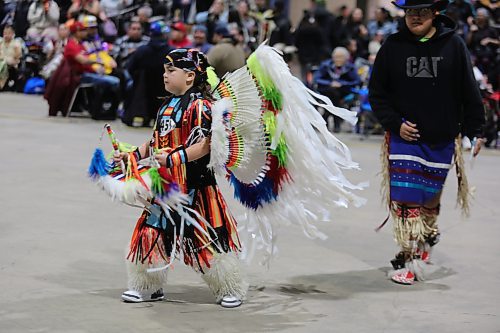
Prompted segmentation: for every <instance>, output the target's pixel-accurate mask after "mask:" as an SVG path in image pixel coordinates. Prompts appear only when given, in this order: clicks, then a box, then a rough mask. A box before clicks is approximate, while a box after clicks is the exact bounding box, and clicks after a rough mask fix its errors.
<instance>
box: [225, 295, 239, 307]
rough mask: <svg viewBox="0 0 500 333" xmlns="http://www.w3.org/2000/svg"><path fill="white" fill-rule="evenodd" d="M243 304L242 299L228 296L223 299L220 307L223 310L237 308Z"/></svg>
mask: <svg viewBox="0 0 500 333" xmlns="http://www.w3.org/2000/svg"><path fill="white" fill-rule="evenodd" d="M241 303H242V302H241V299H239V298H236V297H234V296H231V295H227V296H224V297H222V300H221V302H220V305H221V306H222V307H223V308H236V307H238V306H240V305H241Z"/></svg>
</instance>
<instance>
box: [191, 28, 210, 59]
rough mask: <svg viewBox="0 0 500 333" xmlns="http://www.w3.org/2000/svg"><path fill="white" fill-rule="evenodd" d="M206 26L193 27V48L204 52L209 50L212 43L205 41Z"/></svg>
mask: <svg viewBox="0 0 500 333" xmlns="http://www.w3.org/2000/svg"><path fill="white" fill-rule="evenodd" d="M207 32H208V30H207V28H206V27H205V26H203V25H195V26H194V27H193V48H195V49H197V50H198V51H200V52H203V53H205V54H207V53H208V51H210V49H211V48H212V46H213V45H212V44H210V43H209V42H208V41H207Z"/></svg>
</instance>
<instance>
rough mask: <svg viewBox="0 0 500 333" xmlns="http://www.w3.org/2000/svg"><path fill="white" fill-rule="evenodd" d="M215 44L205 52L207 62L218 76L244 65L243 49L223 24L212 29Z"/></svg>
mask: <svg viewBox="0 0 500 333" xmlns="http://www.w3.org/2000/svg"><path fill="white" fill-rule="evenodd" d="M214 42H215V45H214V47H212V48H211V49H210V52H208V54H207V59H208V63H209V64H210V65H211V66H213V67H214V69H215V73H217V76H218V77H223V76H224V75H225V74H226V73H228V72H233V71H235V70H237V69H238V68H240V67H243V66H245V59H246V57H245V51H244V50H243V49H242V48H241V47H240V46H239V45H236V41H235V40H234V38H233V36H232V35H231V34H230V33H229V30H228V29H227V27H226V26H225V25H221V26H218V27H217V28H216V29H215V31H214Z"/></svg>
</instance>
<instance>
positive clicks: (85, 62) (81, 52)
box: [64, 21, 120, 112]
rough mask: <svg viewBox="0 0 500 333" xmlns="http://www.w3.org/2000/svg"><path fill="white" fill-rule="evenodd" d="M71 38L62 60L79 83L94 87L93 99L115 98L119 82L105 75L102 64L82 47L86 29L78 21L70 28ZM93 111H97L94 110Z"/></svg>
mask: <svg viewBox="0 0 500 333" xmlns="http://www.w3.org/2000/svg"><path fill="white" fill-rule="evenodd" d="M70 31H71V33H72V36H71V37H70V38H69V40H68V44H66V47H65V49H64V58H65V59H66V60H67V61H68V62H69V64H70V65H71V67H72V68H73V70H74V71H75V72H76V73H78V74H81V83H92V84H93V85H94V98H95V100H96V101H97V100H101V98H100V97H102V96H103V95H104V94H112V95H113V96H117V94H118V91H119V88H120V80H119V79H118V78H116V77H114V76H111V75H105V74H104V73H105V67H104V63H103V62H102V60H101V59H100V58H99V57H95V58H93V57H91V56H89V55H88V54H87V50H86V49H85V47H84V46H83V41H84V40H85V39H86V38H87V28H86V27H85V26H84V25H83V24H82V23H81V22H79V21H76V22H75V23H74V24H73V25H72V26H71V27H70ZM94 111H96V112H97V111H98V110H95V109H94Z"/></svg>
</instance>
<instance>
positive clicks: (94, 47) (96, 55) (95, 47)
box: [81, 15, 117, 75]
mask: <svg viewBox="0 0 500 333" xmlns="http://www.w3.org/2000/svg"><path fill="white" fill-rule="evenodd" d="M81 22H82V24H83V26H84V27H85V29H86V30H87V37H86V38H85V40H84V41H83V46H84V47H85V50H86V51H87V54H88V55H89V57H90V58H91V59H96V60H97V62H99V63H102V64H103V65H104V74H107V75H109V74H112V72H113V71H114V69H115V68H117V64H116V61H115V60H114V59H113V58H112V57H111V56H110V55H109V52H108V48H109V47H108V44H107V43H103V41H102V40H101V37H100V36H99V30H98V28H97V17H95V16H94V15H85V16H83V17H81Z"/></svg>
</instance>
